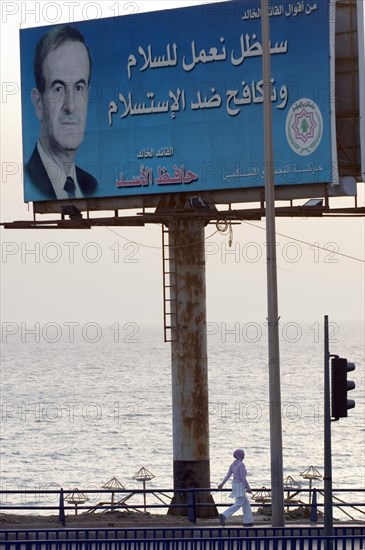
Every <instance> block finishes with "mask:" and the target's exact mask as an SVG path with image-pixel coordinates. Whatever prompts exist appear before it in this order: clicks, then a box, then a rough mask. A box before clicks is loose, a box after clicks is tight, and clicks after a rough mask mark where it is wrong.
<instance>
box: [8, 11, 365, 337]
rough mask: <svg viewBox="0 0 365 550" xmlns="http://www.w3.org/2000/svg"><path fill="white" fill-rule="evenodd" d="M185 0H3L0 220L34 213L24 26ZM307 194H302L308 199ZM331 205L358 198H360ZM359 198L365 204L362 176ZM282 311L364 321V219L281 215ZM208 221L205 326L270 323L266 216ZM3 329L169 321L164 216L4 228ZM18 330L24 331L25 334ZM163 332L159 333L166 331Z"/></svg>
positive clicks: (294, 320)
mask: <svg viewBox="0 0 365 550" xmlns="http://www.w3.org/2000/svg"><path fill="white" fill-rule="evenodd" d="M200 3H201V2H192V1H191V2H188V1H185V0H179V1H176V0H173V1H170V0H163V1H154V0H148V1H147V0H145V1H141V0H137V1H124V2H123V1H122V2H115V1H114V2H107V1H103V2H85V1H83V0H79V1H78V2H76V1H75V2H66V1H65V2H28V1H27V2H6V1H3V2H2V3H1V82H2V97H1V168H2V177H1V215H0V218H1V221H2V222H4V221H8V222H9V221H14V220H30V219H32V217H33V213H32V208H31V205H29V206H28V205H27V204H25V203H24V202H23V189H22V174H21V166H22V148H21V94H20V68H19V45H18V40H19V36H18V34H19V29H20V28H26V27H32V26H36V25H45V24H48V23H53V22H56V21H57V22H64V21H76V20H83V19H85V18H86V19H89V18H93V17H96V16H97V17H99V16H103V17H107V16H109V17H110V16H111V15H125V14H133V13H140V12H143V11H148V10H159V9H169V8H173V7H183V6H188V5H196V4H200ZM301 202H302V203H304V202H305V200H304V201H301ZM330 205H331V206H333V207H336V206H353V205H354V198H353V197H346V198H340V199H331V200H330ZM357 205H358V206H364V184H363V183H362V184H360V183H359V184H358V197H357ZM253 206H256V205H253ZM276 231H277V273H278V298H279V315H280V319H281V324H282V326H284V327H285V326H286V327H288V326H298V327H300V330H302V331H303V332H304V331H310V330H311V329H310V327H312V326H314V324H317V323H319V324H320V325H322V322H323V317H324V315H328V316H329V319H330V321H332V322H335V323H340V322H342V321H346V320H352V321H355V322H357V323H364V317H365V313H364V282H365V276H364V258H365V251H364V237H365V222H364V218H363V217H360V218H357V219H355V218H350V217H342V218H326V219H310V218H308V219H303V218H292V219H284V218H283V219H281V218H277V219H276ZM231 238H232V243H231V246H230V243H229V241H230V235H229V234H228V233H225V234H222V233H221V232H219V231H218V230H217V228H216V226H215V225H214V224H210V225H208V226H207V228H206V244H205V250H206V280H207V316H208V323H210V325H209V326H210V327H213V326H214V327H233V326H236V324H237V323H239V324H240V326H245V325H246V324H247V323H250V322H258V323H260V324H261V325H262V326H264V324H265V321H266V317H267V301H266V246H265V241H266V234H265V219H263V220H262V221H255V222H243V223H241V224H234V225H232V235H231ZM1 246H2V256H1V264H0V267H1V326H2V339H3V341H4V337H5V339H6V336H7V334H8V332H9V331H10V333H11V331H18V335H19V334H20V333H21V331H22V330H26V329H27V327H28V328H31V327H32V326H35V323H38V324H39V326H40V327H41V329H42V327H43V328H44V327H47V326H48V324H49V323H51V324H52V323H56V324H58V325H59V326H61V327H65V323H66V324H67V323H77V324H78V326H80V327H84V326H89V324H92V323H94V326H96V325H97V324H100V326H102V325H109V326H112V325H113V324H114V323H118V324H119V325H120V326H121V327H122V328H123V330H126V331H128V330H129V328H128V327H133V326H135V327H141V326H145V325H149V324H155V325H159V326H162V324H163V298H162V297H163V290H162V251H161V226H159V225H156V224H148V225H146V226H145V227H141V228H124V227H123V228H110V227H106V226H105V227H99V228H93V229H91V230H83V231H81V230H27V231H24V230H12V229H11V230H10V229H9V230H4V229H3V228H1ZM19 331H20V332H19ZM162 338H163V333H162V331H161V339H162Z"/></svg>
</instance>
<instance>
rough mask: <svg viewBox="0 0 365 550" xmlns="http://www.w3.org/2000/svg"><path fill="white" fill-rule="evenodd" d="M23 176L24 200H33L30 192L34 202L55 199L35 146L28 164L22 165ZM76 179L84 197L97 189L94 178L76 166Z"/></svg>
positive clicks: (89, 195)
mask: <svg viewBox="0 0 365 550" xmlns="http://www.w3.org/2000/svg"><path fill="white" fill-rule="evenodd" d="M24 176H25V182H26V185H25V190H26V193H25V196H26V199H28V200H33V199H31V196H32V192H34V196H35V197H37V198H35V199H34V200H56V199H57V197H56V193H55V191H54V189H53V186H52V183H51V180H50V179H49V177H48V174H47V171H46V169H45V167H44V164H43V162H42V159H41V157H40V155H39V152H38V148H37V146H36V147H35V149H34V151H33V153H32V156H31V157H30V159H29V160H28V162H27V163H26V164H25V165H24ZM76 177H77V182H78V184H79V187H80V190H81V192H82V194H83V195H84V197H91V196H92V195H93V194H94V193H95V191H96V189H97V186H98V182H97V180H96V179H95V178H94V176H92V175H91V174H89V173H88V172H85V170H82V169H81V168H79V167H78V166H76Z"/></svg>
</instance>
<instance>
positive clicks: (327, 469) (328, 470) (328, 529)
mask: <svg viewBox="0 0 365 550" xmlns="http://www.w3.org/2000/svg"><path fill="white" fill-rule="evenodd" d="M323 480H324V534H325V536H326V537H332V536H333V508H332V448H331V403H330V350H329V330H328V315H325V317H324V478H323ZM329 546H330V545H328V547H329Z"/></svg>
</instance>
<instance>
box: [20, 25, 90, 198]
mask: <svg viewBox="0 0 365 550" xmlns="http://www.w3.org/2000/svg"><path fill="white" fill-rule="evenodd" d="M33 70H34V78H35V84H36V86H35V87H34V88H33V89H32V103H33V107H34V110H35V114H36V116H37V119H38V120H39V122H40V131H39V138H38V141H37V143H36V145H35V148H34V150H33V153H32V155H31V157H30V158H29V160H28V161H27V162H26V163H25V165H24V176H25V183H26V185H27V186H28V189H30V190H31V191H32V190H33V191H34V193H35V194H36V196H39V197H41V199H40V200H64V199H73V198H76V199H77V198H83V197H90V196H92V195H93V194H94V193H95V191H96V190H97V187H98V182H97V180H96V179H95V178H94V176H92V175H91V174H89V173H88V172H86V171H85V170H82V169H81V168H80V167H78V166H76V165H75V156H76V153H77V151H78V149H79V147H80V145H81V144H82V142H83V140H84V134H85V125H86V118H87V109H88V101H89V87H90V80H91V74H92V58H91V53H90V50H89V48H88V46H87V45H86V43H85V40H84V37H83V35H82V34H81V33H80V31H79V30H78V29H76V28H74V27H72V26H70V25H62V26H57V27H54V28H52V29H51V30H50V31H48V32H47V33H46V34H44V35H43V36H42V37H41V39H40V40H39V42H38V44H37V46H36V49H35V54H34V60H33Z"/></svg>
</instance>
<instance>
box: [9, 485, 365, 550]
mask: <svg viewBox="0 0 365 550" xmlns="http://www.w3.org/2000/svg"><path fill="white" fill-rule="evenodd" d="M227 491H228V490H223V491H218V490H217V489H179V490H172V489H144V490H142V489H138V490H137V489H133V490H121V489H85V490H80V491H78V490H77V489H74V490H73V491H70V492H66V491H64V490H63V489H62V488H60V489H49V490H35V489H34V490H32V489H12V490H11V489H7V490H1V491H0V512H8V513H11V512H25V511H31V512H32V513H35V512H37V511H39V512H41V513H44V512H45V511H49V512H51V511H53V512H54V511H56V513H58V515H59V519H60V522H61V523H62V524H65V522H66V517H67V516H66V512H70V513H73V514H78V513H79V512H80V511H82V512H84V513H85V512H89V513H94V512H110V511H123V510H124V511H125V510H127V511H131V510H133V511H135V512H142V511H148V512H150V513H151V512H152V513H153V512H161V511H162V510H163V511H165V512H166V511H169V512H170V513H171V515H174V513H173V508H174V507H175V506H176V507H178V508H181V507H182V506H183V507H185V508H186V516H187V517H188V519H189V520H190V521H191V522H193V523H195V521H196V519H197V517H198V516H199V508H200V507H205V508H207V507H213V508H217V509H218V508H219V507H226V506H227V505H228V503H227V502H225V501H224V502H223V498H222V496H223V495H226V494H227ZM261 492H262V489H254V490H253V495H252V500H251V506H252V507H253V508H254V509H255V508H256V509H261V510H262V511H264V513H265V510H266V509H268V508H270V507H271V502H270V489H267V488H265V493H266V498H264V499H262V500H259V499H255V494H257V495H259V494H260V493H261ZM333 492H334V493H336V494H337V493H338V494H341V496H342V495H344V494H348V495H351V497H352V498H353V495H354V494H361V495H362V501H360V502H352V501H350V502H349V501H345V500H344V498H339V497H337V496H336V495H334V498H333V507H334V510H335V511H336V509H338V510H341V511H344V512H345V515H346V517H349V518H350V519H352V520H355V519H356V518H354V517H353V516H352V515H351V514H353V511H355V512H356V513H357V515H358V518H360V517H365V502H364V500H365V498H364V496H365V495H364V493H365V489H353V488H350V489H336V490H334V491H333ZM204 494H207V496H208V495H213V496H215V495H217V494H219V495H220V502H214V503H212V502H204ZM89 495H90V496H91V497H92V496H94V499H90V498H89ZM105 495H108V496H109V498H110V501H108V500H106V498H105ZM176 495H179V496H180V500H181V501H182V502H179V503H178V504H176V505H175V504H173V503H172V498H173V496H176ZM300 495H303V497H302V498H303V500H299V499H298V495H297V494H296V500H293V499H291V498H286V499H285V508H286V510H287V512H289V511H290V510H291V509H299V510H302V511H304V512H305V516H306V517H307V518H308V519H310V520H311V521H312V522H313V523H315V522H317V521H318V519H319V515H320V510H321V508H323V500H322V501H320V498H321V496H323V493H322V492H321V491H319V490H316V489H312V490H309V489H301V491H300ZM30 496H33V497H34V501H33V502H30V501H29V497H30ZM9 497H15V499H16V500H15V501H14V498H10V500H11V501H12V502H9ZM71 497H72V498H71ZM102 497H104V498H103V500H102V501H101V502H98V501H100V499H101V498H102ZM150 497H153V499H154V502H153V503H148V502H147V498H150ZM304 499H305V500H307V501H305V500H304ZM19 500H20V501H21V502H20V503H19ZM92 500H94V501H96V502H92ZM206 500H207V501H208V500H209V499H208V498H207V499H206ZM350 511H351V514H350ZM212 515H214V512H213V511H212ZM267 517H268V520H269V519H270V513H269V510H268V514H267ZM364 550H365V549H364Z"/></svg>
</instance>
